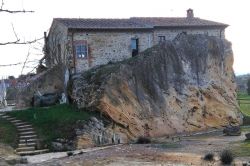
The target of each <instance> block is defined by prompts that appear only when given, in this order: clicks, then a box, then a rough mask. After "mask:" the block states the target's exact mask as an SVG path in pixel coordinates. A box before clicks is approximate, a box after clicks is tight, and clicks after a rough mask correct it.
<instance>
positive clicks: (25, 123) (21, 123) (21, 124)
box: [13, 122, 29, 126]
mask: <svg viewBox="0 0 250 166" xmlns="http://www.w3.org/2000/svg"><path fill="white" fill-rule="evenodd" d="M13 124H14V125H15V126H23V125H29V124H28V123H27V122H17V123H13Z"/></svg>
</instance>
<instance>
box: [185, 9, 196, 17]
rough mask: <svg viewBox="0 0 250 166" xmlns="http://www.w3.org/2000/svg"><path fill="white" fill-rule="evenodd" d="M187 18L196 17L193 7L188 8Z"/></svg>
mask: <svg viewBox="0 0 250 166" xmlns="http://www.w3.org/2000/svg"><path fill="white" fill-rule="evenodd" d="M187 18H194V12H193V9H190V8H189V9H188V10H187Z"/></svg>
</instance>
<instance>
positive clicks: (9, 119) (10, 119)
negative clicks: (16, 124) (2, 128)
mask: <svg viewBox="0 0 250 166" xmlns="http://www.w3.org/2000/svg"><path fill="white" fill-rule="evenodd" d="M5 119H6V120H8V121H12V120H16V118H5Z"/></svg>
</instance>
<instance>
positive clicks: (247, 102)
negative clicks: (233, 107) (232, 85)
mask: <svg viewBox="0 0 250 166" xmlns="http://www.w3.org/2000/svg"><path fill="white" fill-rule="evenodd" d="M237 99H238V102H239V105H240V111H241V112H242V113H243V115H244V119H243V124H244V125H249V124H250V95H248V94H247V93H238V94H237Z"/></svg>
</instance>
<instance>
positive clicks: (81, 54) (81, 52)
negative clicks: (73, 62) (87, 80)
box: [75, 42, 88, 58]
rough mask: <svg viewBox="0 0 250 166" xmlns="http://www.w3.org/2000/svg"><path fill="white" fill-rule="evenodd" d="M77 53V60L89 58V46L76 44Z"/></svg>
mask: <svg viewBox="0 0 250 166" xmlns="http://www.w3.org/2000/svg"><path fill="white" fill-rule="evenodd" d="M75 52H76V57H77V58H87V56H88V47H87V44H86V43H84V42H82V43H76V44H75Z"/></svg>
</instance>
